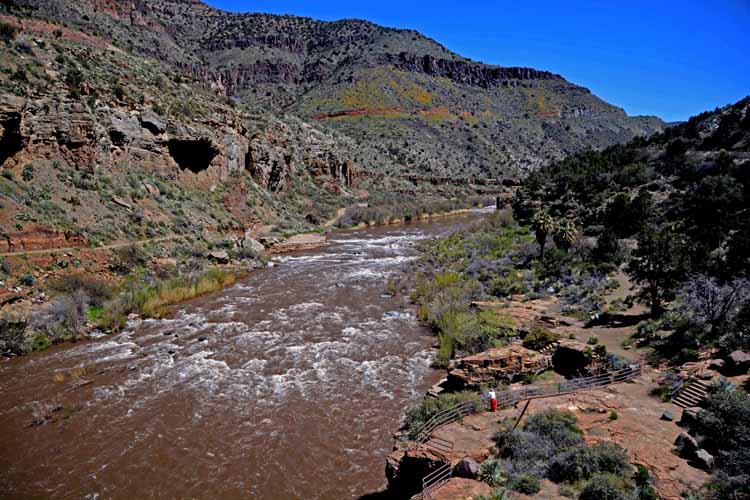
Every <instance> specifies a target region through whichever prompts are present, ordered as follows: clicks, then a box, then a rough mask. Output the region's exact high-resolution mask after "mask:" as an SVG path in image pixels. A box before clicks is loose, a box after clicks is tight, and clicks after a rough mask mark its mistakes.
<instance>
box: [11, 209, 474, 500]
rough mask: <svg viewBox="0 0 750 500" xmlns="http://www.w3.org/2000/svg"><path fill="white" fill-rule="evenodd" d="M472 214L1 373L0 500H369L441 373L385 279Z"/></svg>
mask: <svg viewBox="0 0 750 500" xmlns="http://www.w3.org/2000/svg"><path fill="white" fill-rule="evenodd" d="M474 217H476V215H470V216H468V217H457V218H449V219H444V220H440V221H438V222H432V223H420V224H413V225H406V226H392V227H384V228H375V229H371V230H368V231H360V232H348V233H340V234H337V235H335V236H333V237H332V238H331V244H330V245H329V246H327V247H325V248H322V249H318V250H314V251H309V252H303V253H297V254H289V255H285V256H281V257H276V258H275V259H274V261H273V262H274V266H273V267H272V268H267V269H262V270H258V271H255V272H253V273H252V274H251V275H250V276H248V277H247V278H246V279H244V280H242V281H240V282H238V283H237V284H235V285H234V286H232V287H230V288H228V289H226V290H224V291H223V292H221V293H218V294H214V295H210V296H205V297H202V298H199V299H196V300H193V301H191V302H188V303H185V304H183V305H181V306H179V307H178V308H177V309H176V310H175V312H174V314H172V315H171V316H169V317H168V318H166V319H161V320H145V321H133V322H130V323H129V324H128V326H127V328H126V330H125V331H124V332H123V333H121V334H118V335H115V336H106V337H102V338H100V339H97V340H92V341H85V342H78V343H76V344H67V345H61V346H56V347H54V348H52V349H50V350H48V351H44V352H41V353H38V354H33V355H30V356H26V357H22V358H15V359H11V360H4V361H0V449H2V453H0V498H13V499H15V498H18V499H21V498H23V499H29V498H55V499H63V498H64V499H67V498H85V499H105V498H113V499H133V498H155V499H156V498H159V499H162V498H200V499H203V498H206V499H208V498H211V499H215V498H222V499H235V498H237V499H239V498H261V499H297V498H298V499H346V498H358V497H359V496H361V495H364V494H367V493H370V492H373V491H375V490H378V489H379V488H382V487H383V486H384V485H385V473H384V461H385V457H386V456H387V454H388V453H389V452H390V451H391V447H392V445H393V438H392V435H393V432H394V431H395V430H396V429H397V428H398V426H399V422H400V419H401V418H402V416H403V413H404V411H405V409H406V408H407V407H409V406H410V405H411V404H413V403H415V402H416V401H418V400H419V399H420V398H421V397H422V395H423V394H424V392H425V390H426V389H427V388H428V387H429V386H430V385H432V384H433V383H434V382H436V380H437V379H438V378H439V376H440V374H439V373H438V372H436V371H434V370H432V369H431V368H430V359H431V357H432V355H433V351H432V349H431V346H432V344H433V339H432V338H431V337H430V336H429V334H428V332H427V331H426V330H425V329H424V328H423V327H422V326H420V325H419V323H418V322H417V320H416V318H415V316H414V312H413V310H412V309H411V308H410V307H409V305H408V302H407V301H406V299H405V298H403V297H395V298H390V297H388V296H385V295H384V290H385V284H386V282H387V279H388V278H389V277H394V276H397V275H398V274H399V273H401V272H403V270H404V268H405V266H407V265H408V263H409V262H410V261H411V260H413V259H415V258H416V253H417V252H416V249H415V248H414V244H415V243H416V242H417V241H418V240H421V239H424V238H429V237H433V236H440V235H444V234H446V233H448V232H450V231H453V230H455V229H456V228H459V227H462V226H465V225H466V224H467V223H468V221H469V220H471V219H472V218H474ZM35 420H36V421H37V422H36V424H34V423H33V422H34V421H35ZM40 422H44V423H40Z"/></svg>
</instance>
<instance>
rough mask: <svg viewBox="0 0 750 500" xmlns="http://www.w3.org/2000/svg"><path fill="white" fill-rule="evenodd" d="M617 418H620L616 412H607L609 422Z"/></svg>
mask: <svg viewBox="0 0 750 500" xmlns="http://www.w3.org/2000/svg"><path fill="white" fill-rule="evenodd" d="M618 418H620V416H619V415H618V414H617V412H616V411H614V410H612V411H611V412H609V419H610V420H613V421H614V420H617V419H618Z"/></svg>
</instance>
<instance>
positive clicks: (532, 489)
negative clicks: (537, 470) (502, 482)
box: [510, 476, 542, 495]
mask: <svg viewBox="0 0 750 500" xmlns="http://www.w3.org/2000/svg"><path fill="white" fill-rule="evenodd" d="M510 487H511V489H513V490H514V491H517V492H519V493H523V494H525V495H534V494H536V493H539V490H541V489H542V486H541V485H540V484H539V479H537V478H535V477H534V476H521V477H519V478H518V479H515V480H514V481H513V482H511V483H510Z"/></svg>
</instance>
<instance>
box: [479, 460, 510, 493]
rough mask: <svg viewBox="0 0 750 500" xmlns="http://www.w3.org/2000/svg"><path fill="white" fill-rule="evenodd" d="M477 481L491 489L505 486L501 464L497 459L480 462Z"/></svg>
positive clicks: (505, 479)
mask: <svg viewBox="0 0 750 500" xmlns="http://www.w3.org/2000/svg"><path fill="white" fill-rule="evenodd" d="M479 480H480V481H482V482H483V483H485V484H487V485H488V486H490V487H492V488H494V487H496V486H500V485H502V484H505V482H506V481H507V478H506V477H505V475H504V469H503V468H502V462H501V461H500V460H498V459H490V460H485V461H484V462H482V465H480V466H479Z"/></svg>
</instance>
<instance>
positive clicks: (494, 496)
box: [472, 488, 511, 500]
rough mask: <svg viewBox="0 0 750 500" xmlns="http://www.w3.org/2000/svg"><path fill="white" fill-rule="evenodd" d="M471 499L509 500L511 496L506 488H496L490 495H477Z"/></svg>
mask: <svg viewBox="0 0 750 500" xmlns="http://www.w3.org/2000/svg"><path fill="white" fill-rule="evenodd" d="M472 500H511V496H510V494H509V493H508V490H506V489H504V488H498V489H496V490H493V491H492V493H490V496H487V495H479V496H476V497H474V498H473V499H472Z"/></svg>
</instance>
